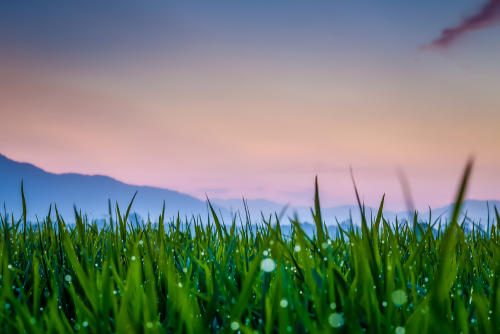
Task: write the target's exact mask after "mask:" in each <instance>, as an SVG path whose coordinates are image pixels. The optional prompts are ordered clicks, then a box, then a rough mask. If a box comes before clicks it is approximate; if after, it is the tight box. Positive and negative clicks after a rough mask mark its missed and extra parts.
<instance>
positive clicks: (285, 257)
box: [0, 182, 500, 334]
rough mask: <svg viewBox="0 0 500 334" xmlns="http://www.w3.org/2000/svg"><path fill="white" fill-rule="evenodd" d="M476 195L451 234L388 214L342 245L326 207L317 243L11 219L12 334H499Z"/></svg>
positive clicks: (223, 230) (499, 259)
mask: <svg viewBox="0 0 500 334" xmlns="http://www.w3.org/2000/svg"><path fill="white" fill-rule="evenodd" d="M464 188H465V182H464V185H463V186H462V189H461V192H460V194H459V196H458V197H459V198H458V201H457V203H458V205H457V210H456V212H455V214H454V218H452V220H451V221H450V222H449V223H448V224H446V228H445V227H444V224H439V221H437V220H433V218H432V217H427V218H426V219H427V221H426V224H423V223H422V221H421V219H420V218H419V217H418V216H417V215H415V220H414V221H411V222H403V223H401V222H387V221H386V220H385V219H384V217H383V215H382V207H383V200H382V203H381V205H380V210H379V212H378V214H377V215H376V216H374V217H372V218H370V217H366V215H363V217H364V218H363V219H362V221H361V231H359V230H356V229H352V230H340V233H339V234H338V235H335V236H333V235H328V232H327V230H326V229H325V228H324V224H323V221H322V219H321V213H320V207H319V199H318V197H317V196H316V206H315V209H314V210H313V211H312V213H313V214H312V216H313V220H314V222H315V223H316V227H317V229H316V233H315V235H314V236H312V237H309V236H308V235H306V234H305V233H304V232H303V231H302V229H301V228H300V224H299V222H297V221H295V220H293V219H291V220H290V221H291V224H292V229H291V230H290V229H288V231H291V233H288V234H285V233H283V231H284V229H283V226H284V225H283V223H280V221H279V219H278V218H279V217H277V216H274V217H270V218H269V219H264V221H262V222H261V223H260V224H258V225H251V224H250V222H249V221H247V222H243V224H236V221H234V222H232V224H228V225H224V224H222V223H221V222H219V220H218V218H217V215H216V214H215V212H214V211H213V210H212V214H213V215H212V216H211V221H210V222H208V223H207V222H205V223H204V224H201V222H200V220H199V219H192V220H191V221H184V222H183V221H181V220H180V219H173V220H168V221H167V220H166V219H165V214H162V215H161V216H160V217H159V218H158V219H157V220H155V223H154V224H153V223H152V222H144V223H143V224H136V223H132V222H130V221H129V220H128V215H129V212H130V206H129V208H128V210H126V212H125V213H123V214H122V212H120V209H119V208H118V206H116V209H115V210H114V213H113V215H112V216H113V217H115V219H110V220H109V221H108V222H107V225H106V226H105V227H104V228H98V227H97V226H96V225H95V224H94V223H92V222H88V221H87V220H86V218H85V217H84V216H82V215H81V214H79V213H78V212H76V213H75V216H76V217H75V220H76V224H75V225H71V226H69V225H67V224H65V222H64V220H63V218H62V217H60V216H59V215H58V214H57V212H55V213H54V212H53V213H52V216H55V218H51V215H50V214H49V215H48V216H47V217H46V218H45V219H44V220H43V221H42V222H40V223H38V224H28V223H27V222H26V220H25V219H22V218H21V219H20V220H15V219H14V218H13V217H12V216H11V215H7V214H3V215H1V222H2V226H1V230H0V252H1V253H0V259H1V263H0V332H5V333H7V332H9V333H14V332H24V331H26V332H28V333H37V332H58V333H64V332H72V331H78V332H84V333H85V332H92V333H109V332H119V333H133V332H137V333H142V332H144V333H162V332H176V333H202V332H219V331H223V332H231V331H234V332H237V331H240V332H242V333H255V332H259V333H261V332H262V333H274V332H279V333H287V332H296V333H305V332H311V333H331V332H339V333H340V332H342V333H347V332H349V333H358V332H368V333H398V334H402V333H421V332H438V331H439V332H440V333H443V334H444V333H459V332H462V333H469V332H470V333H476V332H484V333H496V332H499V330H500V286H499V277H498V274H499V272H500V271H499V265H500V233H499V231H498V229H497V228H496V226H495V225H497V224H498V223H499V222H500V218H499V217H498V214H497V217H496V224H494V225H493V227H492V228H491V229H490V230H489V231H487V233H485V231H480V230H473V231H470V232H467V233H465V232H464V231H463V229H462V228H461V223H462V222H459V221H458V219H457V217H458V207H459V203H460V202H461V199H462V197H463V190H464ZM316 194H317V192H316ZM360 209H361V210H363V208H362V206H361V208H360ZM25 210H26V209H25ZM24 216H25V215H24ZM287 222H288V221H287ZM440 226H442V227H440Z"/></svg>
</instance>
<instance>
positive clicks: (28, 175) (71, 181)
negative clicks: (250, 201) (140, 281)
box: [0, 154, 225, 221]
mask: <svg viewBox="0 0 500 334" xmlns="http://www.w3.org/2000/svg"><path fill="white" fill-rule="evenodd" d="M21 180H23V182H24V192H25V195H26V201H27V208H28V218H29V219H30V220H33V221H34V220H35V215H37V216H38V217H39V218H41V217H43V216H45V215H46V214H47V213H48V210H49V205H50V204H51V203H56V204H57V208H58V210H59V212H60V213H61V214H62V215H63V217H64V218H65V219H67V220H68V221H71V220H73V218H74V213H73V212H74V211H73V205H76V207H77V208H79V209H81V210H82V212H84V213H87V214H89V218H94V219H100V218H103V217H105V216H107V213H108V199H111V201H112V203H113V209H114V205H115V204H114V203H115V202H116V201H117V202H118V204H119V205H120V208H121V209H122V210H126V207H127V205H128V203H129V202H130V200H131V198H132V196H133V195H134V193H135V191H138V194H137V197H136V199H135V201H134V204H133V209H132V211H133V212H136V213H138V214H139V215H140V216H142V217H145V218H146V217H147V216H148V213H149V214H150V215H151V217H152V218H155V219H156V217H157V216H158V215H159V214H160V211H161V209H162V205H163V201H165V205H166V211H167V215H176V214H177V212H178V211H180V213H181V215H189V216H191V215H192V214H196V215H197V214H202V215H203V217H206V215H207V212H208V211H207V205H206V203H205V201H201V200H199V199H197V198H195V197H193V196H189V195H186V194H183V193H180V192H177V191H173V190H168V189H161V188H155V187H146V186H135V185H130V184H126V183H123V182H120V181H117V180H115V179H113V178H111V177H107V176H102V175H82V174H72V173H70V174H54V173H48V172H46V171H44V170H42V169H40V168H38V167H36V166H34V165H31V164H28V163H20V162H16V161H13V160H10V159H8V158H7V157H5V156H3V155H1V154H0V204H1V205H3V204H4V203H5V206H6V208H7V212H13V213H14V214H15V215H17V216H18V217H19V216H20V213H21V212H22V206H21ZM221 210H224V209H221ZM224 211H225V210H224Z"/></svg>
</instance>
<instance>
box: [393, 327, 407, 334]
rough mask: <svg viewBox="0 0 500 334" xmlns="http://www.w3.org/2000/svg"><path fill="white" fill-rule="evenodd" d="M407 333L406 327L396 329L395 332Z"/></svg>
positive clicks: (398, 333)
mask: <svg viewBox="0 0 500 334" xmlns="http://www.w3.org/2000/svg"><path fill="white" fill-rule="evenodd" d="M405 332H406V330H405V328H404V327H401V326H399V327H396V331H395V333H396V334H405Z"/></svg>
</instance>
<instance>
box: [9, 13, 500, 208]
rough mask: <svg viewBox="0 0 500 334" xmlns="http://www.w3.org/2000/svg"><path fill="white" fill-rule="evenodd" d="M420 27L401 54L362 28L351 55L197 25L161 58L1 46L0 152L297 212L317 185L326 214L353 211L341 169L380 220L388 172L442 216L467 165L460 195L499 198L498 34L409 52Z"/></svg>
mask: <svg viewBox="0 0 500 334" xmlns="http://www.w3.org/2000/svg"><path fill="white" fill-rule="evenodd" d="M458 13H459V12H458ZM417 14H418V13H417ZM417 14H415V15H417ZM424 14H425V13H422V15H423V16H422V18H423V17H424V16H425V15H424ZM367 15H369V14H367ZM422 18H418V17H413V18H408V20H409V21H408V22H409V24H414V27H415V31H419V33H420V34H421V35H418V36H417V35H412V34H410V33H409V34H408V36H409V37H408V38H410V40H408V38H407V39H406V40H404V42H398V41H401V39H400V35H399V33H401V32H400V31H397V29H394V28H398V26H395V27H387V26H386V25H387V22H386V21H381V22H379V23H377V22H378V21H373V22H372V21H369V20H368V21H367V22H368V23H366V24H367V25H370V24H372V25H373V27H368V29H371V31H373V33H374V35H373V36H372V37H371V38H369V39H367V40H365V41H364V42H365V44H364V45H363V46H359V47H358V46H356V45H354V44H351V41H352V38H362V37H360V36H362V34H359V36H358V35H357V32H356V31H354V32H350V33H351V34H353V36H350V38H351V39H350V38H347V37H346V36H345V34H347V33H345V32H344V30H342V29H341V27H340V25H341V23H338V24H339V27H336V26H332V27H331V29H332V30H331V32H332V34H334V35H332V36H333V37H331V39H332V40H333V39H334V38H336V37H335V36H337V35H338V36H341V37H339V40H338V41H334V42H335V43H339V44H338V45H339V47H338V48H336V46H337V44H335V43H333V42H332V43H333V44H332V45H334V46H335V47H332V48H331V49H330V48H326V47H324V46H323V44H321V43H323V40H320V39H318V41H313V42H314V43H317V46H316V48H314V47H313V46H314V45H310V44H311V43H313V42H311V38H309V37H308V35H307V34H309V33H310V34H315V33H316V32H315V31H313V30H314V29H320V28H322V26H321V24H319V23H318V27H316V26H314V27H309V26H306V27H305V28H304V30H303V31H301V30H298V31H297V35H296V36H295V37H294V38H295V39H294V40H292V41H290V43H291V44H290V45H288V44H286V45H285V44H284V43H285V42H283V41H282V40H281V39H277V40H276V41H274V40H272V39H271V38H270V37H269V40H264V38H262V39H259V38H257V37H258V36H260V35H258V34H257V32H255V34H256V36H257V37H256V36H253V35H252V34H251V33H248V34H247V35H242V36H243V37H241V36H240V37H239V38H240V39H239V40H237V41H238V42H235V41H234V40H232V39H231V38H233V37H234V36H232V35H229V37H228V36H224V35H223V36H222V37H221V36H220V34H219V35H217V34H213V35H210V31H209V30H207V29H212V28H213V27H212V26H210V25H208V23H207V26H206V27H204V29H205V30H203V35H200V34H196V33H193V31H192V30H189V29H188V31H190V33H191V34H192V35H193V36H195V37H190V38H194V40H193V41H190V42H189V43H188V42H185V43H183V44H182V45H176V47H175V48H174V50H175V52H174V51H172V50H171V49H168V48H166V49H164V48H163V47H155V48H152V49H146V50H147V51H144V52H142V49H140V48H131V51H130V53H119V52H123V50H122V49H121V48H115V49H114V51H113V52H112V53H106V52H104V51H102V50H101V49H100V48H97V47H96V50H97V51H95V50H93V52H97V54H90V53H89V54H88V55H87V53H85V52H86V49H82V50H80V51H79V52H80V53H75V54H76V55H74V54H66V53H65V52H68V53H70V52H71V51H72V50H70V49H68V50H65V51H64V52H63V51H57V54H58V55H57V56H54V55H52V53H50V52H52V51H53V50H52V49H50V50H49V51H50V52H49V54H42V53H41V52H40V54H38V53H36V52H35V53H33V52H28V51H26V50H25V49H24V47H22V48H19V47H11V48H4V49H3V50H2V51H1V52H0V116H1V129H2V131H0V152H1V153H3V154H5V155H7V156H8V157H10V158H13V159H16V160H21V161H27V162H31V163H33V164H36V165H37V166H40V167H42V168H44V169H46V170H48V171H52V172H58V173H60V172H70V171H71V172H80V173H89V174H96V173H97V174H105V175H109V176H112V177H115V178H117V179H119V180H121V181H125V182H128V183H132V184H140V185H152V186H160V187H166V188H170V189H175V190H179V191H182V192H186V193H189V194H193V195H195V196H198V197H203V196H204V194H205V193H207V194H208V195H209V196H210V197H221V198H229V197H241V196H242V195H244V196H246V197H248V198H268V199H271V200H276V201H279V202H291V203H293V204H310V201H311V196H312V191H313V180H314V176H315V175H316V174H318V175H319V180H320V187H321V189H322V193H323V199H322V202H323V203H324V205H341V204H347V203H354V194H353V190H352V185H351V181H350V178H349V166H350V165H351V166H352V167H353V169H354V171H355V175H356V178H357V183H358V186H359V187H360V191H361V193H362V194H363V196H364V199H365V200H366V201H367V203H368V204H374V203H376V202H377V201H378V200H379V199H380V197H381V196H382V194H383V193H386V194H387V197H388V198H387V203H388V207H389V208H402V207H403V205H404V204H403V203H404V201H403V199H402V194H401V189H400V185H399V182H398V179H397V174H396V169H398V168H400V169H403V170H404V171H405V172H406V174H407V175H408V178H409V181H410V184H411V188H412V191H413V193H414V197H415V200H416V203H417V206H419V207H420V208H425V207H426V206H427V205H431V206H433V207H436V206H439V205H443V204H448V203H450V202H451V201H452V199H453V196H454V193H455V190H456V185H457V182H458V179H459V176H460V174H461V170H462V168H463V167H464V164H465V161H466V159H467V157H468V156H470V155H471V154H472V155H474V157H475V159H476V168H475V170H474V174H473V180H472V184H471V188H470V192H469V197H471V198H475V199H500V192H499V189H500V178H499V177H498V175H499V174H498V172H499V171H500V155H499V154H498V153H499V150H498V147H499V143H500V131H498V125H499V124H500V112H499V110H500V95H499V94H498V91H499V87H500V68H499V67H498V66H497V65H498V64H497V61H496V60H497V59H499V57H500V48H498V47H494V46H491V45H492V44H493V45H495V43H493V42H492V38H497V37H492V36H498V29H496V30H493V31H495V33H496V35H494V34H492V33H491V31H490V32H486V33H484V34H482V33H481V32H479V33H478V34H477V35H476V38H475V39H470V40H468V41H467V40H465V41H464V43H462V44H460V45H458V46H456V47H454V48H453V49H452V50H450V51H447V52H444V53H443V52H424V53H422V52H420V51H418V45H422V44H424V42H425V41H429V40H432V37H433V34H435V33H436V32H439V31H440V30H439V29H438V27H441V28H442V26H443V24H439V22H437V23H435V25H434V26H433V27H434V29H433V30H431V29H430V28H429V31H424V32H420V30H419V29H417V27H418V25H417V23H418V22H419V20H421V19H422ZM207 20H208V19H207ZM412 20H414V22H413V21H412ZM186 22H187V23H186ZM186 22H184V24H186V25H187V26H188V27H190V25H189V24H188V23H189V20H188V19H186ZM207 22H210V21H209V20H208V21H207ZM420 22H421V21H420ZM450 22H451V21H450ZM200 24H201V23H200ZM264 24H266V23H265V22H264ZM394 24H401V23H400V22H399V23H397V22H396V23H394ZM207 27H208V28H207ZM198 28H199V27H198ZM281 28H283V27H281ZM193 29H194V28H193ZM213 29H216V28H213ZM240 29H243V27H240ZM276 29H277V28H276ZM297 29H299V28H297ZM307 29H310V30H311V31H309V30H307ZM335 29H339V30H335ZM403 29H404V28H403ZM408 29H409V28H408ZM408 29H407V30H408ZM194 31H195V32H196V30H194ZM200 31H202V30H200ZM279 31H280V33H281V30H279ZM283 31H286V30H283ZM408 32H411V31H410V30H408ZM252 33H253V32H252ZM300 33H302V34H303V36H302V35H300ZM335 33H337V35H335ZM377 33H379V35H377ZM189 36H191V35H189ZM214 36H215V37H214ZM235 36H236V35H235ZM271 36H272V35H271ZM1 37H2V36H0V39H1ZM434 37H435V36H434ZM363 38H364V37H363ZM302 40H303V41H304V42H303V43H304V44H298V45H296V44H294V43H296V42H297V41H302ZM292 42H293V43H292ZM280 43H281V44H280ZM287 43H288V42H287ZM384 43H387V44H384ZM496 45H498V44H496ZM120 46H121V45H120ZM117 49H118V51H117ZM98 51H99V52H100V53H99V52H98ZM54 52H55V51H54Z"/></svg>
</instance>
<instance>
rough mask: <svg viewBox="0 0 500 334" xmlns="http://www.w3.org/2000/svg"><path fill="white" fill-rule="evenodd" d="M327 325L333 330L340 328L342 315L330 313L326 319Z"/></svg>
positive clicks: (342, 321)
mask: <svg viewBox="0 0 500 334" xmlns="http://www.w3.org/2000/svg"><path fill="white" fill-rule="evenodd" d="M328 323H329V324H330V326H332V327H333V328H340V327H342V326H343V325H344V315H343V314H342V313H332V314H330V316H329V317H328Z"/></svg>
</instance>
